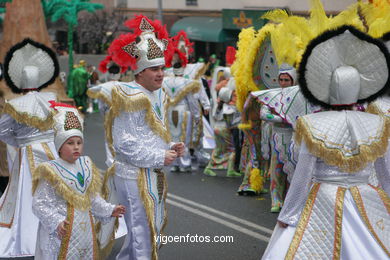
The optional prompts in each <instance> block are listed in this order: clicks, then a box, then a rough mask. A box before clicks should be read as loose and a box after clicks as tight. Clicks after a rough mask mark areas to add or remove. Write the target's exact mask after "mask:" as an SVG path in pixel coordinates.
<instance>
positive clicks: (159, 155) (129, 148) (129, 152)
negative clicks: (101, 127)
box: [112, 111, 168, 168]
mask: <svg viewBox="0 0 390 260" xmlns="http://www.w3.org/2000/svg"><path fill="white" fill-rule="evenodd" d="M112 131H113V134H112V136H113V144H114V148H115V151H116V158H117V159H118V160H119V161H122V162H126V163H130V164H132V165H134V166H136V167H140V168H159V167H162V166H164V160H165V149H161V148H159V147H157V139H156V137H155V134H154V133H153V132H152V131H151V130H150V128H149V127H148V126H147V123H146V121H145V111H136V112H131V113H127V112H124V113H122V114H121V115H119V117H117V118H116V119H115V122H114V126H113V129H112ZM167 148H168V145H167Z"/></svg>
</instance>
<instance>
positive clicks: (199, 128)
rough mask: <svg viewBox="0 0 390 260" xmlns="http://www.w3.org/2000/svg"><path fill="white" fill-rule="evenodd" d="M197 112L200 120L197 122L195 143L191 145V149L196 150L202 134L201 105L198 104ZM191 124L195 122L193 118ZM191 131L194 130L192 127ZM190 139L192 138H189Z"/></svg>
mask: <svg viewBox="0 0 390 260" xmlns="http://www.w3.org/2000/svg"><path fill="white" fill-rule="evenodd" d="M199 111H200V120H199V124H198V125H197V126H198V132H197V133H196V136H195V142H194V143H192V145H193V147H192V148H194V149H195V148H196V147H198V146H199V144H200V138H201V137H202V133H203V118H202V116H203V115H202V108H201V105H200V103H199ZM192 122H193V124H192V125H194V124H195V120H194V117H193V118H192ZM191 129H194V128H193V127H192V128H191ZM191 139H192V138H191Z"/></svg>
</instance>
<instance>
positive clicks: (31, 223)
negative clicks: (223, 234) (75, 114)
mask: <svg viewBox="0 0 390 260" xmlns="http://www.w3.org/2000/svg"><path fill="white" fill-rule="evenodd" d="M58 72H59V66H58V61H57V59H56V56H55V53H54V52H53V51H52V50H51V49H50V48H48V47H46V46H45V45H43V44H40V43H38V42H35V41H32V40H31V39H25V40H23V41H22V42H20V43H18V44H16V45H14V46H13V47H12V48H11V49H10V50H9V51H8V53H7V55H6V57H5V63H4V76H5V80H6V82H7V85H8V86H9V87H10V88H11V90H12V91H13V92H14V93H23V94H24V95H23V96H20V97H17V98H14V99H11V100H9V101H8V102H7V103H6V104H5V106H4V114H3V115H2V116H1V118H0V129H1V130H0V140H1V141H3V142H5V143H7V144H9V145H12V146H14V147H16V148H18V150H19V152H18V153H16V156H15V158H14V160H13V164H12V167H11V169H10V176H11V177H10V180H9V183H8V186H7V189H6V191H5V193H4V194H3V196H2V197H1V198H0V237H1V240H0V257H6V258H8V257H21V256H33V255H34V253H35V243H36V236H35V234H37V229H38V219H37V218H36V217H35V216H34V214H33V213H32V209H31V205H32V197H31V174H32V172H33V171H34V169H35V167H36V166H37V165H38V164H39V163H41V162H45V161H48V160H52V159H56V158H57V151H56V149H55V148H54V143H53V138H54V132H53V130H52V126H53V114H52V112H53V111H52V109H51V108H50V104H49V102H48V101H49V100H55V99H56V94H54V93H51V92H44V93H41V92H39V91H40V90H41V89H43V88H45V87H46V86H48V85H50V84H51V83H53V82H54V80H55V78H56V77H57V76H58Z"/></svg>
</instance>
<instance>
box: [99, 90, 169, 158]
mask: <svg viewBox="0 0 390 260" xmlns="http://www.w3.org/2000/svg"><path fill="white" fill-rule="evenodd" d="M118 91H119V90H118V88H114V89H113V91H112V104H115V105H114V106H111V109H110V111H109V112H108V113H107V115H106V118H105V122H104V125H105V129H106V139H107V143H108V146H109V148H110V150H111V152H112V154H113V155H114V156H115V150H114V148H113V145H112V143H113V138H112V125H113V123H114V119H115V118H116V117H117V116H118V115H119V114H120V113H121V112H124V111H125V112H130V113H131V112H136V111H140V110H143V109H145V110H146V116H145V121H146V123H147V124H148V126H149V127H150V129H151V130H152V131H153V132H154V133H155V134H156V135H158V136H160V137H161V138H162V139H163V140H164V141H165V142H166V143H169V142H170V141H171V136H170V133H169V130H168V129H167V128H166V126H168V115H167V111H168V109H167V108H168V105H169V102H165V104H164V113H165V115H164V118H165V119H164V120H165V122H164V123H165V126H164V125H163V123H162V122H161V121H160V120H159V119H158V118H157V117H156V115H155V114H154V112H153V108H152V104H151V103H150V100H149V98H148V97H147V96H146V95H145V94H143V93H142V92H140V93H137V94H135V95H132V96H126V97H125V96H123V95H121V94H120V93H118Z"/></svg>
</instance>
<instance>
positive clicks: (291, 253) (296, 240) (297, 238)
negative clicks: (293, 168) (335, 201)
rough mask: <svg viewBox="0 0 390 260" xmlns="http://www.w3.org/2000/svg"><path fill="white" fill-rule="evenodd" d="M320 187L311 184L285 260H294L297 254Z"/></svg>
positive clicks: (316, 184)
mask: <svg viewBox="0 0 390 260" xmlns="http://www.w3.org/2000/svg"><path fill="white" fill-rule="evenodd" d="M320 186H321V184H320V183H314V184H313V187H312V189H311V191H310V193H309V196H308V198H307V200H306V205H305V207H304V208H303V211H302V214H301V218H300V219H299V222H298V225H297V228H296V231H295V234H294V237H293V239H292V241H291V244H290V247H289V248H288V251H287V254H286V257H285V258H284V259H285V260H293V259H294V258H295V254H296V253H297V250H298V247H299V244H300V243H301V240H302V237H303V233H304V232H305V229H306V226H307V224H308V223H309V220H310V216H311V212H312V209H313V207H314V203H315V200H316V197H317V193H318V190H319V189H320Z"/></svg>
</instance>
